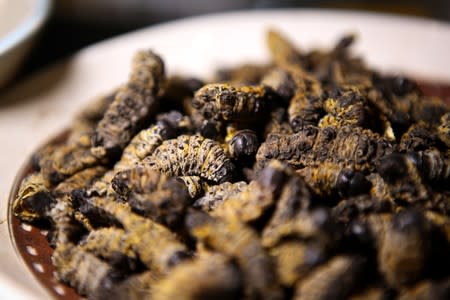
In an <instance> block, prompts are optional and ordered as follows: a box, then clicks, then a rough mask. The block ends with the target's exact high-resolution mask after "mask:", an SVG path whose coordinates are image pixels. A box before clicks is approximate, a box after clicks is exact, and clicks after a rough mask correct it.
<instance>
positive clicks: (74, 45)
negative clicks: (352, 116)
mask: <svg viewBox="0 0 450 300" xmlns="http://www.w3.org/2000/svg"><path fill="white" fill-rule="evenodd" d="M288 7H297V8H328V9H333V8H337V9H357V10H362V11H372V12H382V13H395V14H401V15H411V16H419V17H426V18H434V19H438V20H442V21H447V22H448V21H449V20H450V1H448V0H431V1H417V0H409V1H406V0H400V1H387V0H382V1H370V0H365V1H364V0H363V1H361V0H360V1H348V0H347V1H320V0H319V1H313V0H297V1H295V0H279V1H276V0H243V1H239V0H234V1H227V0H221V1H211V0H192V1H183V0H169V1H168V0H161V1H151V0H148V1H146V0H126V1H125V0H62V1H58V0H56V1H54V5H53V10H52V13H51V16H50V19H49V21H48V22H47V23H46V25H45V27H44V29H43V30H42V33H41V35H40V37H39V40H38V42H37V44H36V46H35V48H34V49H33V51H32V53H31V54H30V55H29V56H28V58H27V60H26V61H25V63H24V65H23V67H22V69H21V71H20V72H19V74H18V75H17V77H16V80H15V82H17V81H20V80H21V79H23V78H24V77H26V76H28V75H30V74H31V73H33V72H35V71H37V70H39V69H41V68H43V67H45V66H47V65H49V64H51V63H53V62H56V61H58V60H60V59H62V58H64V57H67V56H68V55H70V54H72V53H74V52H75V51H77V50H79V49H81V48H83V47H86V46H87V45H90V44H92V43H96V42H99V41H101V40H104V39H107V38H109V37H113V36H116V35H119V34H123V33H126V32H129V31H132V30H136V29H139V28H143V27H146V26H150V25H152V24H156V23H160V22H165V21H170V20H175V19H179V18H183V17H188V16H193V15H201V14H205V13H212V12H222V11H230V10H235V9H270V8H288Z"/></svg>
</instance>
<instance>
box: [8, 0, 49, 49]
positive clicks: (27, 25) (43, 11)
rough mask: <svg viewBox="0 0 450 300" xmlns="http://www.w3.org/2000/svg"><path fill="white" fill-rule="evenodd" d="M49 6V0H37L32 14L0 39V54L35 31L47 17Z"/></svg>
mask: <svg viewBox="0 0 450 300" xmlns="http://www.w3.org/2000/svg"><path fill="white" fill-rule="evenodd" d="M50 8H51V0H38V1H37V4H36V5H35V8H34V11H33V13H32V15H31V16H30V17H28V18H27V19H26V20H25V21H23V22H22V23H20V25H19V26H17V27H16V28H15V29H14V30H13V31H12V32H10V33H8V34H7V35H6V36H5V37H4V38H3V39H1V41H0V55H2V54H4V53H6V52H8V51H10V50H11V49H13V48H14V47H16V46H17V45H19V44H21V43H22V42H24V41H25V40H26V39H27V38H28V37H30V36H32V35H33V34H34V33H36V32H37V31H38V30H39V28H41V27H42V25H43V24H44V22H45V20H46V19H47V17H48V15H49V13H50Z"/></svg>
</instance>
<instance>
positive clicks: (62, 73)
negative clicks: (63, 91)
mask: <svg viewBox="0 0 450 300" xmlns="http://www.w3.org/2000/svg"><path fill="white" fill-rule="evenodd" d="M71 67H72V66H71V63H70V60H69V59H65V60H62V61H60V62H58V63H56V64H54V65H52V66H51V67H49V68H47V69H45V70H44V71H41V72H39V71H38V72H35V73H34V74H32V75H30V76H28V77H27V78H25V79H24V80H22V81H20V82H17V83H15V84H13V85H12V86H6V87H5V88H2V89H0V110H1V109H5V108H9V107H12V106H16V105H23V104H26V103H27V102H28V101H33V99H34V98H36V97H38V96H39V95H42V94H43V93H48V92H49V91H51V90H52V89H54V88H56V87H57V86H58V85H60V84H61V82H63V81H64V80H65V79H66V78H67V74H69V71H70V69H71Z"/></svg>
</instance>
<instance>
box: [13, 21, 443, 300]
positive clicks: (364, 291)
mask: <svg viewBox="0 0 450 300" xmlns="http://www.w3.org/2000/svg"><path fill="white" fill-rule="evenodd" d="M272 13H273V14H274V15H277V14H278V15H280V14H281V13H280V12H275V13H274V12H272ZM262 14H267V15H265V17H270V12H265V13H262ZM249 15H250V16H247V17H248V20H250V21H249V22H251V20H252V18H254V17H255V15H256V13H255V15H253V17H252V16H251V14H249ZM230 16H232V15H230ZM424 22H425V21H424ZM274 23H275V22H274ZM258 24H260V23H258ZM264 24H266V23H264ZM269 25H270V24H269ZM227 26H231V25H227ZM256 27H257V28H258V30H261V32H260V33H258V34H263V35H264V38H263V40H264V43H265V44H266V46H265V47H266V48H265V49H267V50H266V51H267V57H266V58H265V60H262V61H261V62H257V63H244V64H239V65H235V64H232V65H229V66H228V65H223V64H222V65H220V68H219V69H217V71H216V72H215V73H214V75H213V76H211V77H209V79H207V78H206V77H205V78H199V77H197V76H191V75H189V74H188V75H182V76H181V75H179V76H176V75H172V74H169V73H168V72H167V69H166V61H165V59H163V58H162V57H161V54H160V53H158V52H157V51H156V50H155V49H142V50H136V52H135V54H134V55H133V57H132V58H131V60H130V64H129V73H128V74H129V75H128V78H127V79H125V80H124V81H123V83H122V84H121V85H120V86H118V87H115V88H112V89H111V92H110V93H106V94H105V95H103V96H100V97H98V98H96V99H95V101H92V102H90V103H89V104H88V105H87V106H86V107H84V108H83V109H81V110H80V112H79V113H78V114H77V115H76V116H75V117H74V120H73V122H72V124H71V126H70V127H69V128H68V129H67V130H66V131H64V132H62V133H61V134H60V135H58V136H57V137H56V138H54V139H53V140H51V141H49V142H48V143H46V144H43V145H42V146H41V147H39V148H38V149H37V150H36V151H34V153H33V155H32V158H31V159H30V160H29V161H28V162H27V163H26V165H25V167H24V168H23V169H22V172H21V173H20V174H19V175H18V179H17V182H16V185H15V186H14V188H13V190H12V194H11V199H10V219H9V226H10V231H11V233H12V239H13V241H14V244H15V247H16V249H17V250H18V252H19V253H20V254H21V255H22V257H23V258H24V260H25V262H26V264H27V265H29V266H30V268H31V270H32V271H33V272H34V273H35V274H36V277H37V278H38V280H39V281H40V282H41V283H42V284H43V285H45V286H47V287H48V288H49V293H51V294H52V296H53V297H55V298H59V299H78V298H79V297H80V296H81V297H86V298H88V299H271V300H278V299H280V300H281V299H308V300H313V299H353V300H356V299H449V297H450V256H449V253H450V215H449V214H450V190H449V187H450V184H449V182H450V180H449V176H450V157H449V155H450V150H449V149H450V148H449V147H450V107H449V97H448V91H449V89H448V87H445V86H444V85H442V86H440V87H437V86H436V85H427V84H424V83H422V82H421V81H417V80H415V79H414V78H411V77H407V76H405V75H398V74H393V73H389V72H384V71H383V72H382V71H378V70H377V69H376V68H374V67H372V66H371V65H369V64H368V63H367V62H366V61H365V58H363V57H361V56H360V55H357V54H355V52H354V51H353V47H354V44H357V43H358V39H359V38H363V37H364V36H359V34H358V33H356V34H355V33H354V32H350V33H349V32H341V35H340V36H338V35H336V36H335V38H334V39H333V40H330V43H329V46H328V47H312V48H310V49H306V48H304V47H302V46H300V45H299V44H298V43H297V42H296V41H297V40H299V39H301V32H300V31H299V30H290V31H289V33H287V31H286V30H283V26H281V27H276V26H272V27H268V26H265V27H262V26H260V27H258V26H256ZM256 27H255V28H256ZM264 28H265V29H264ZM447 29H448V28H447ZM294 32H296V33H295V34H298V36H295V34H294ZM205 40H207V39H205ZM228 40H229V41H230V42H231V41H232V40H233V38H232V36H231V37H228ZM194 41H196V42H199V41H200V42H201V38H199V39H198V40H194ZM240 42H242V41H241V40H239V38H238V39H237V41H236V43H240ZM332 43H333V44H332ZM244 45H245V43H244ZM243 47H245V46H243ZM258 47H264V46H263V45H259V46H258ZM185 59H187V60H188V59H189V57H186V58H185ZM447 59H448V58H447ZM24 225H25V226H29V227H30V228H31V229H30V230H23V227H24ZM40 233H43V234H40ZM30 247H32V248H33V249H37V250H36V251H38V252H39V255H35V256H33V257H31V256H30V255H29V252H30ZM27 251H28V254H27ZM36 257H39V258H38V259H37V258H36ZM33 259H34V261H33ZM36 260H38V261H36ZM36 262H38V263H40V265H41V268H42V270H43V269H45V272H44V271H42V270H41V271H42V272H39V270H36V268H35V267H34V268H33V266H36V265H35V263H36ZM44 273H45V274H44ZM55 285H57V287H58V288H57V289H55V288H54V287H55Z"/></svg>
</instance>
